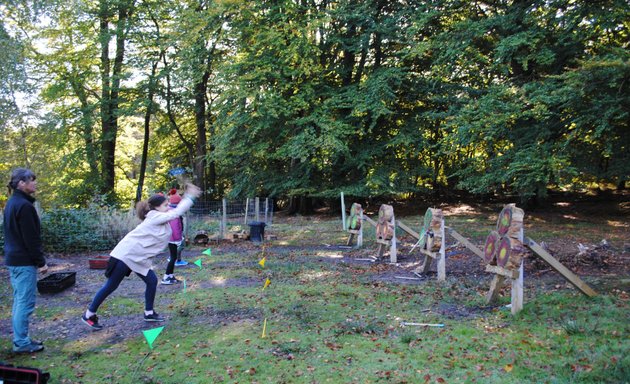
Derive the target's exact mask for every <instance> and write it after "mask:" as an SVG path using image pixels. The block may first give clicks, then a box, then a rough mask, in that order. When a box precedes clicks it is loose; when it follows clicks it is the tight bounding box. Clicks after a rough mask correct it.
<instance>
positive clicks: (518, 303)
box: [512, 260, 524, 315]
mask: <svg viewBox="0 0 630 384" xmlns="http://www.w3.org/2000/svg"><path fill="white" fill-rule="evenodd" d="M523 264H524V262H523V260H521V266H520V267H519V268H518V278H517V279H512V314H513V315H516V314H517V313H519V312H520V311H521V310H522V309H523V270H524V267H523Z"/></svg>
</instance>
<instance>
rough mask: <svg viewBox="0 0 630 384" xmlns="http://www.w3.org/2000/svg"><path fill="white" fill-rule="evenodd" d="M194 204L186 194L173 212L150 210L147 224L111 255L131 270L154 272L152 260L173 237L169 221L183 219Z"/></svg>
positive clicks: (123, 240)
mask: <svg viewBox="0 0 630 384" xmlns="http://www.w3.org/2000/svg"><path fill="white" fill-rule="evenodd" d="M192 205H193V200H192V199H191V198H190V197H188V196H187V195H184V198H183V199H182V201H181V202H180V203H179V204H178V205H177V208H175V209H173V210H170V211H167V212H159V211H156V210H151V211H149V212H148V213H147V216H146V217H145V219H144V221H143V222H142V223H140V224H139V225H138V226H137V227H136V228H134V229H133V230H132V231H131V232H129V233H128V234H127V235H126V236H125V237H124V238H123V239H122V240H121V241H120V242H119V243H118V245H116V247H115V248H114V250H113V251H112V252H111V253H110V255H111V256H112V257H114V258H116V259H118V260H120V261H122V262H123V263H125V264H126V265H127V266H128V267H129V268H130V269H131V270H132V271H134V272H136V273H139V274H141V275H142V276H146V275H147V273H149V270H150V269H153V260H152V259H153V258H154V257H155V256H157V255H158V254H159V253H160V252H162V251H163V250H164V248H165V247H166V245H167V244H168V241H169V239H170V238H171V226H170V224H169V223H168V222H169V221H171V220H173V219H174V218H176V217H179V216H182V215H183V214H184V213H186V211H188V209H190V207H191V206H192Z"/></svg>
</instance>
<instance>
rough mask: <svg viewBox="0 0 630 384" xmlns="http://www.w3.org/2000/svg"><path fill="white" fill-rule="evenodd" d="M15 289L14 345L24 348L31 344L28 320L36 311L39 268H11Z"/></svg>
mask: <svg viewBox="0 0 630 384" xmlns="http://www.w3.org/2000/svg"><path fill="white" fill-rule="evenodd" d="M8 269H9V275H10V276H11V286H12V287H13V317H12V321H13V344H14V345H15V346H16V347H23V346H26V345H29V344H31V339H30V338H29V337H28V318H29V317H31V315H32V314H33V311H34V310H35V297H36V292H35V290H36V288H37V268H35V267H34V266H23V267H12V266H9V267H8Z"/></svg>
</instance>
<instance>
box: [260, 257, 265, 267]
mask: <svg viewBox="0 0 630 384" xmlns="http://www.w3.org/2000/svg"><path fill="white" fill-rule="evenodd" d="M266 260H267V258H266V257H263V258H262V260H260V261H259V262H258V264H260V266H261V267H263V268H265V261H266Z"/></svg>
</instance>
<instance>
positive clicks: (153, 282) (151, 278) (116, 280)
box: [88, 260, 158, 313]
mask: <svg viewBox="0 0 630 384" xmlns="http://www.w3.org/2000/svg"><path fill="white" fill-rule="evenodd" d="M129 272H131V269H129V267H128V266H127V264H125V263H123V262H122V261H120V260H118V262H117V263H116V266H115V267H114V268H113V269H112V273H111V275H110V276H109V278H108V279H107V281H106V282H105V285H103V287H102V288H101V289H100V290H99V291H98V292H97V293H96V296H94V300H92V303H91V304H90V306H89V308H88V309H89V310H90V312H94V313H96V311H97V310H98V307H100V306H101V304H102V303H103V301H105V299H106V298H107V296H109V295H110V294H111V293H112V292H114V291H115V290H116V288H118V286H119V285H120V282H121V281H123V279H124V278H125V276H128V275H129ZM136 275H138V276H140V278H141V279H142V280H143V281H144V283H145V284H146V285H147V288H146V290H145V291H144V309H145V310H147V311H152V310H153V302H154V301H155V292H156V290H157V283H158V279H157V276H155V272H153V271H152V270H149V273H147V275H146V276H142V275H141V274H139V273H136Z"/></svg>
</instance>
